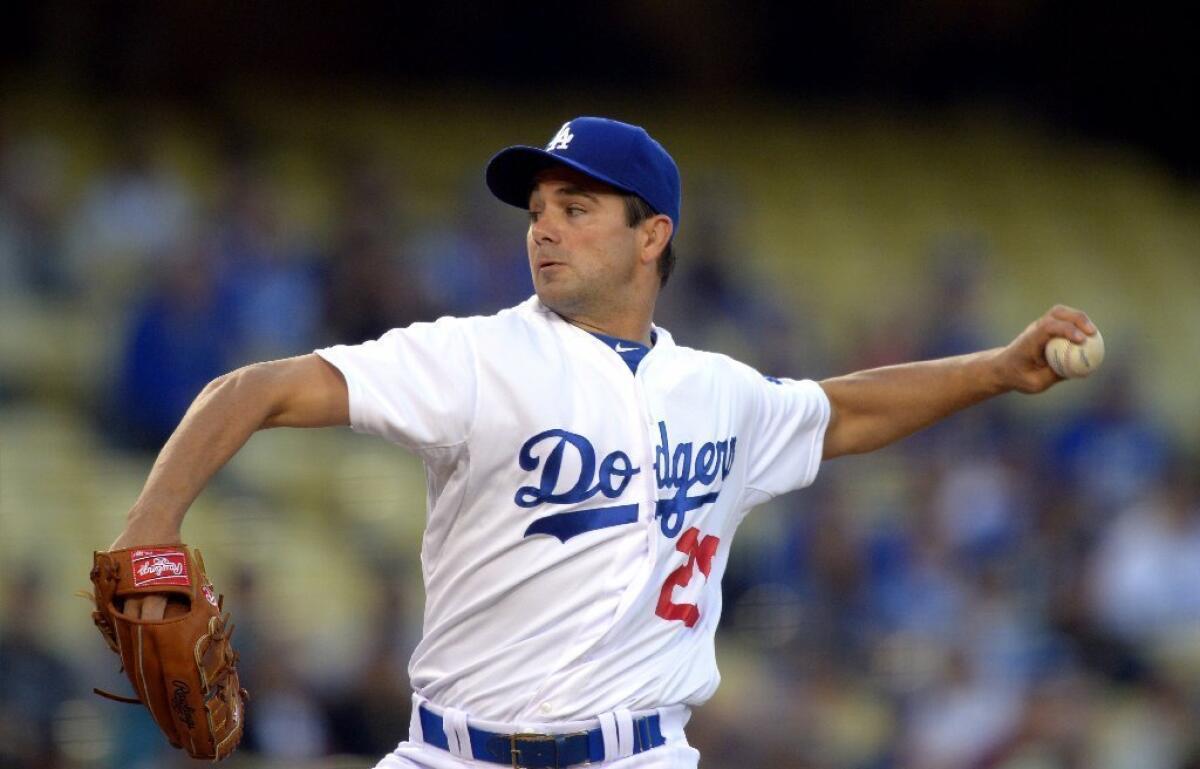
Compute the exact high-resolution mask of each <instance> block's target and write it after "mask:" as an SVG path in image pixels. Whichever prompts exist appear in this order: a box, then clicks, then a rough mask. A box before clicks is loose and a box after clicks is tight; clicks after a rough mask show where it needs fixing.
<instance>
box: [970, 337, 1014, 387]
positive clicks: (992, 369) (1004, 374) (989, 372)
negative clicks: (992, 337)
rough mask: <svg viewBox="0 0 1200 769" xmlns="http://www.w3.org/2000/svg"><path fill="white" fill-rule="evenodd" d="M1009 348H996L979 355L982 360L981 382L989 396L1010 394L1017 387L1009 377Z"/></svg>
mask: <svg viewBox="0 0 1200 769" xmlns="http://www.w3.org/2000/svg"><path fill="white" fill-rule="evenodd" d="M1006 349H1007V348H1004V347H995V348H992V349H991V350H984V351H982V352H981V353H979V355H980V358H981V361H980V362H981V366H980V381H981V382H982V383H983V385H984V387H985V388H986V391H987V394H988V395H1002V394H1004V393H1006V392H1010V391H1012V390H1013V389H1014V388H1015V385H1014V384H1013V383H1012V382H1011V381H1010V377H1009V376H1008V372H1009V366H1008V363H1007V361H1006V358H1005V351H1006Z"/></svg>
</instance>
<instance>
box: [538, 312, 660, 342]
mask: <svg viewBox="0 0 1200 769" xmlns="http://www.w3.org/2000/svg"><path fill="white" fill-rule="evenodd" d="M559 316H560V317H561V318H562V319H563V320H565V321H566V322H567V323H570V324H571V325H572V326H578V327H579V328H581V329H583V330H584V331H593V332H597V333H601V334H605V335H607V336H613V337H617V338H618V339H628V340H629V341H631V342H641V343H642V344H644V345H646V346H647V347H648V346H650V318H649V317H646V318H621V319H617V320H611V321H602V320H599V319H596V318H586V317H574V318H573V317H571V316H569V315H563V314H562V313H559Z"/></svg>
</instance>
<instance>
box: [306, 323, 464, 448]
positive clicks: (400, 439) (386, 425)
mask: <svg viewBox="0 0 1200 769" xmlns="http://www.w3.org/2000/svg"><path fill="white" fill-rule="evenodd" d="M316 353H317V355H320V356H321V357H322V358H324V359H325V360H327V361H329V362H330V363H331V364H333V365H334V366H336V367H337V369H338V370H339V371H341V372H342V375H343V376H344V377H345V378H346V387H347V389H348V390H349V395H350V426H351V428H352V429H354V431H355V432H361V433H369V434H371V435H378V436H381V437H383V438H385V439H387V440H389V441H391V442H393V443H398V444H400V445H402V446H406V447H408V448H410V449H412V450H414V451H418V452H420V451H424V450H427V449H433V448H440V447H445V446H453V445H455V444H458V443H462V442H463V441H465V440H466V439H467V437H468V435H469V434H470V430H471V425H472V423H473V421H474V415H475V403H476V397H477V372H476V365H475V346H474V344H473V340H472V336H471V334H470V329H469V319H463V318H441V319H440V320H438V321H436V322H433V323H414V324H413V325H411V326H408V327H406V328H398V329H392V330H391V331H389V332H387V333H386V334H384V335H383V336H382V337H380V338H379V339H376V340H372V341H369V342H364V343H362V344H357V345H337V346H334V347H326V348H324V349H321V350H317V351H316Z"/></svg>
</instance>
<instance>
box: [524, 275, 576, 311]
mask: <svg viewBox="0 0 1200 769" xmlns="http://www.w3.org/2000/svg"><path fill="white" fill-rule="evenodd" d="M533 290H534V291H535V292H536V293H537V297H538V299H540V300H541V302H542V304H544V305H546V306H547V307H549V308H550V309H551V310H554V311H555V312H557V313H558V314H559V315H564V314H571V313H572V312H573V311H575V310H578V305H579V297H578V295H577V292H573V291H570V290H568V289H567V287H566V286H562V285H547V284H546V283H545V282H539V281H535V282H534V284H533Z"/></svg>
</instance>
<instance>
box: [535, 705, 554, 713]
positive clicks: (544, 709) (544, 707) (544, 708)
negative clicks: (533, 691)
mask: <svg viewBox="0 0 1200 769" xmlns="http://www.w3.org/2000/svg"><path fill="white" fill-rule="evenodd" d="M538 710H540V711H542V713H545V714H548V713H549V712H550V711H551V710H554V706H553V705H551V704H550V703H549V702H543V703H542V704H541V706H540V707H539V708H538Z"/></svg>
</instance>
